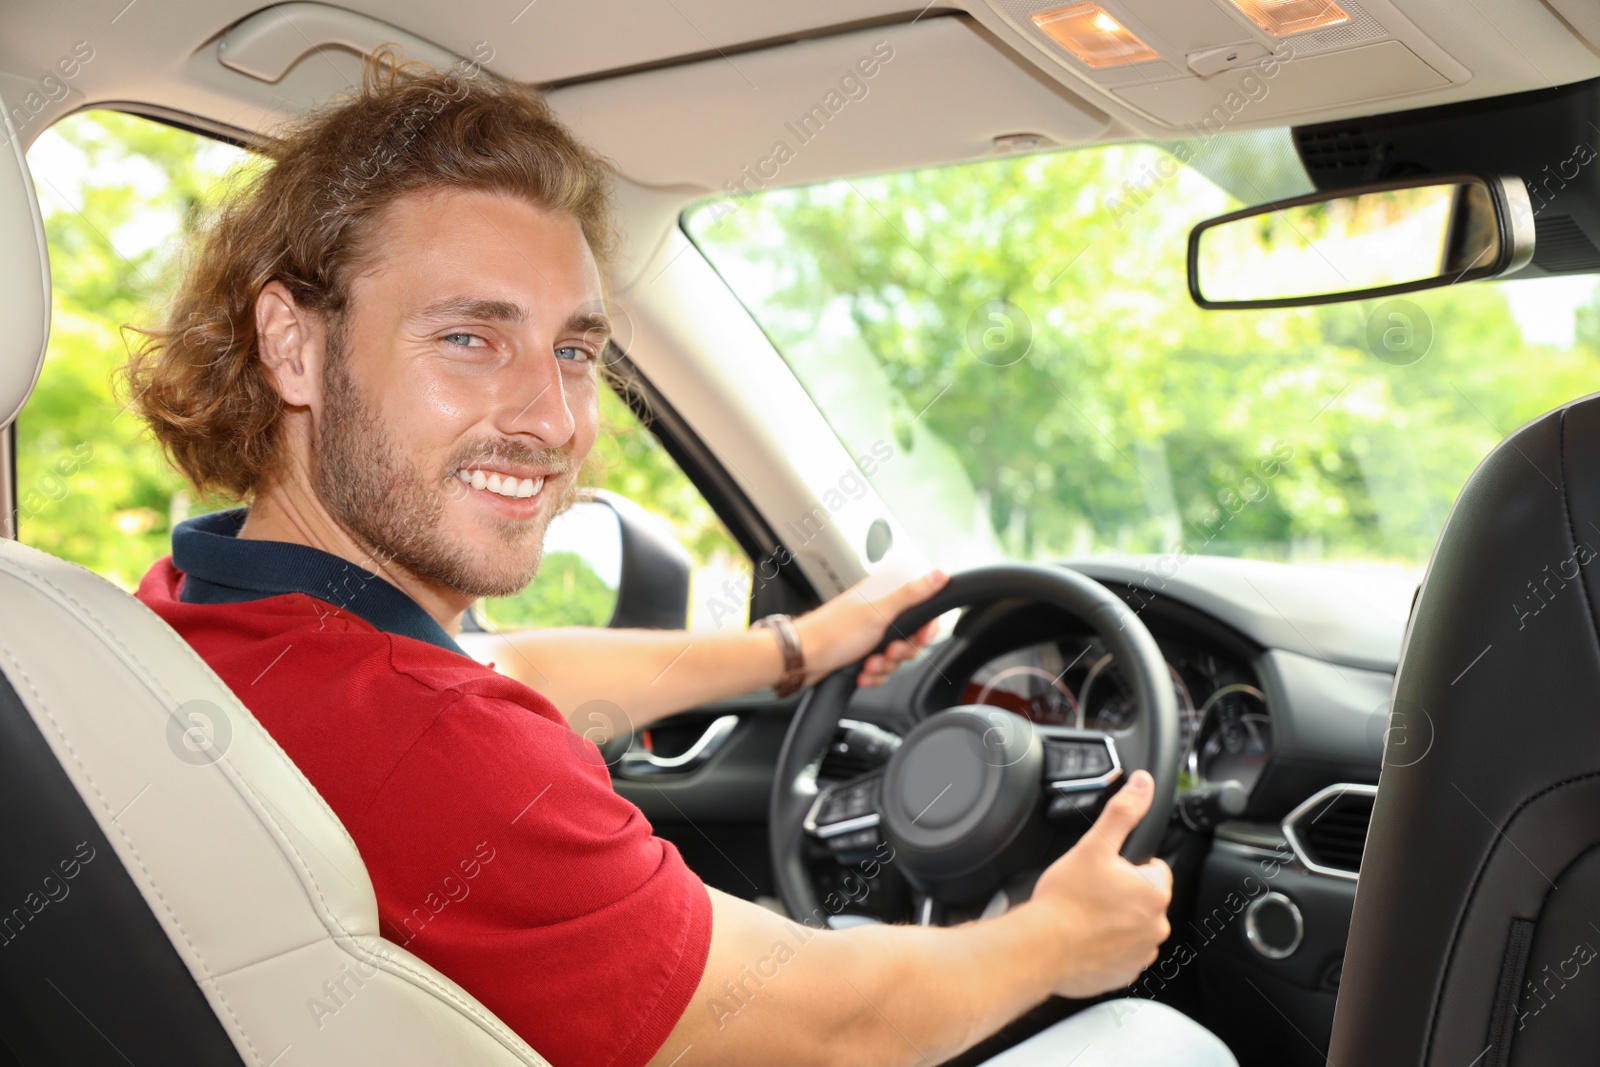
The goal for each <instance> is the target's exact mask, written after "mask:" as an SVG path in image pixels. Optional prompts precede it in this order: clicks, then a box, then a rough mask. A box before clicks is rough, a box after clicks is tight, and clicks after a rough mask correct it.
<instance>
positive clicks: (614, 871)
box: [352, 695, 711, 1067]
mask: <svg viewBox="0 0 1600 1067" xmlns="http://www.w3.org/2000/svg"><path fill="white" fill-rule="evenodd" d="M352 836H353V837H354V838H355V841H356V844H357V847H358V848H359V849H360V850H361V853H362V857H363V859H364V860H365V861H366V864H367V868H368V871H369V872H370V875H371V877H372V881H373V885H374V888H375V889H376V891H377V897H378V911H379V919H380V922H381V925H382V931H383V934H384V936H385V937H386V938H388V939H390V940H392V941H394V942H396V943H398V944H400V945H403V946H404V947H405V948H407V949H408V950H409V951H411V952H413V953H415V954H416V955H417V956H419V957H420V958H422V959H423V960H425V961H427V962H428V963H430V964H431V965H433V966H434V967H436V968H438V969H439V970H440V971H442V972H443V973H444V974H446V975H448V976H450V978H452V979H453V980H455V981H456V982H457V983H459V984H460V985H461V986H462V987H463V988H465V989H466V990H467V991H468V992H470V993H471V994H472V995H473V996H475V997H477V998H478V999H479V1000H480V1001H482V1002H483V1003H484V1005H486V1006H487V1007H488V1008H489V1009H490V1010H491V1011H493V1012H494V1013H495V1014H496V1015H497V1016H499V1017H500V1019H501V1020H502V1021H504V1022H505V1023H506V1025H508V1026H510V1027H511V1028H512V1029H513V1030H515V1031H516V1032H517V1033H518V1034H520V1035H521V1036H522V1037H523V1039H524V1040H526V1041H527V1042H528V1043H529V1044H530V1045H532V1046H533V1047H534V1048H535V1049H537V1050H538V1051H539V1052H540V1054H542V1055H543V1056H544V1057H545V1058H546V1059H548V1060H550V1062H551V1063H552V1064H554V1065H555V1067H568V1065H590V1064H592V1065H595V1067H601V1065H606V1067H610V1065H616V1067H633V1065H638V1064H643V1063H645V1062H646V1061H647V1060H649V1059H650V1057H651V1056H652V1055H654V1054H655V1052H656V1051H657V1050H658V1049H659V1048H660V1047H661V1045H662V1043H663V1042H665V1040H666V1038H667V1035H668V1034H669V1033H670V1032H671V1030H672V1028H673V1026H674V1025H675V1024H676V1023H677V1021H678V1018H679V1017H680V1016H681V1015H682V1014H683V1012H684V1010H685V1009H686V1008H687V1006H688V1004H689V999H690V996H691V995H692V994H693V992H694V990H695V987H696V986H697V985H698V983H699V981H700V976H701V973H702V972H703V971H704V969H705V963H706V957H707V954H708V952H709V950H710V942H711V903H710V899H709V897H708V895H707V893H706V889H705V886H704V885H703V884H702V883H701V881H700V880H699V878H697V877H696V876H695V875H694V873H693V872H691V871H690V870H689V869H688V867H687V866H686V865H685V864H684V862H683V858H682V857H681V856H680V855H679V854H678V851H677V849H676V848H675V847H674V846H673V845H672V844H671V843H670V842H667V841H663V840H661V839H660V838H658V837H656V836H654V834H653V832H652V830H651V827H650V823H649V821H648V820H646V818H645V816H644V813H643V812H641V811H640V810H639V809H638V808H637V807H636V806H635V805H633V804H632V803H630V802H629V801H627V800H626V799H624V798H623V797H621V796H619V795H618V794H617V792H616V791H615V790H614V789H613V788H612V785H611V779H610V775H609V774H608V773H607V770H606V768H605V766H604V764H603V763H602V761H601V759H600V757H599V754H598V750H596V749H595V747H594V745H593V744H592V743H590V742H589V741H587V740H585V739H584V738H582V737H580V736H579V735H578V734H576V733H574V732H573V731H572V729H571V728H570V727H568V726H567V725H566V724H565V723H555V722H551V721H550V720H549V719H547V718H544V717H542V716H540V715H537V714H535V713H534V712H533V711H531V710H529V709H528V708H526V707H522V706H520V705H518V704H516V703H514V702H512V701H509V700H504V699H497V698H489V697H482V696H475V695H463V696H460V697H458V698H457V699H456V700H455V702H454V703H453V704H451V705H450V706H449V707H447V708H446V709H445V711H443V712H442V713H441V714H440V715H439V716H438V717H437V719H436V720H435V721H434V723H433V725H432V726H431V727H430V728H429V729H428V730H427V731H426V732H425V733H423V734H422V736H421V737H420V738H419V739H418V740H417V742H416V743H415V744H414V745H413V746H412V747H411V749H410V750H409V751H408V752H407V753H406V755H405V756H404V757H403V758H402V759H401V760H400V762H399V763H398V765H397V766H396V768H395V770H394V772H393V773H392V774H391V775H390V776H389V778H388V779H387V781H385V782H384V784H383V785H382V787H381V788H380V789H379V790H378V792H377V793H376V794H375V796H374V799H373V802H372V804H371V805H370V806H369V807H368V809H367V811H366V813H365V815H364V816H363V817H362V818H361V819H360V821H359V823H358V824H357V826H356V827H354V828H352Z"/></svg>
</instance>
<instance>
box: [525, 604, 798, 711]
mask: <svg viewBox="0 0 1600 1067" xmlns="http://www.w3.org/2000/svg"><path fill="white" fill-rule="evenodd" d="M501 640H502V642H503V646H504V647H503V651H501V652H496V653H495V666H496V668H497V669H499V670H500V671H501V672H502V673H504V674H508V675H510V676H511V677H513V678H515V679H517V680H518V681H520V682H522V683H523V684H524V685H527V686H528V687H529V688H531V689H535V690H538V691H539V692H540V693H542V694H543V695H544V696H545V697H547V698H548V699H549V700H550V701H551V703H553V704H555V706H556V707H558V708H560V709H561V712H562V714H564V715H566V716H568V717H569V718H570V717H571V716H572V714H573V712H574V711H576V710H577V709H578V708H579V707H581V706H582V705H583V704H585V703H587V702H588V701H591V700H605V701H609V702H610V703H612V704H615V705H616V706H617V707H619V708H621V709H622V711H623V713H624V714H625V715H626V716H627V719H628V721H629V722H630V723H631V725H632V726H633V728H634V729H638V728H640V727H643V726H645V725H647V724H649V723H651V722H654V721H655V720H656V719H659V718H661V717H662V716H665V715H671V714H673V713H675V712H678V711H682V710H684V709H686V708H692V707H695V706H697V705H699V704H705V703H708V702H710V701H713V700H721V699H724V698H726V697H732V696H738V695H739V694H740V693H748V692H750V691H751V690H754V689H760V688H762V687H764V686H770V685H773V684H774V683H776V682H777V680H778V677H779V675H780V674H781V673H782V669H783V656H782V653H781V652H780V651H779V649H778V643H777V639H776V637H775V636H774V635H773V634H772V633H771V632H769V631H765V630H737V631H733V632H728V633H722V632H712V633H690V632H689V631H687V630H603V629H593V628H588V627H576V626H574V627H561V628H557V629H550V630H530V631H526V632H523V633H517V634H504V635H502V636H501Z"/></svg>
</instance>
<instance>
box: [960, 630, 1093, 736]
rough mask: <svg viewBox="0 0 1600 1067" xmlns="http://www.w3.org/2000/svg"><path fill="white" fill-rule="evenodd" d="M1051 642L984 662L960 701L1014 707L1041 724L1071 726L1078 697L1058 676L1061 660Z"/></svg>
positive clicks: (998, 706)
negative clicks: (985, 663)
mask: <svg viewBox="0 0 1600 1067" xmlns="http://www.w3.org/2000/svg"><path fill="white" fill-rule="evenodd" d="M1060 659H1061V654H1060V650H1059V649H1057V648H1055V647H1054V646H1053V645H1045V646H1040V647H1035V648H1029V649H1023V650H1021V651H1018V652H1013V653H1010V654H1008V655H1005V656H1002V657H1000V658H999V659H996V660H993V661H992V662H990V663H988V664H987V665H985V666H984V667H983V668H982V669H980V670H979V671H978V672H977V673H976V674H974V675H973V676H972V680H971V681H969V682H968V683H967V685H966V691H965V693H964V694H963V697H962V702H963V703H966V704H988V705H990V706H992V707H997V708H1005V709H1006V710H1007V711H1014V712H1016V713H1017V714H1018V715H1021V716H1022V717H1023V718H1025V719H1027V720H1029V721H1030V722H1036V723H1039V724H1040V725H1042V726H1071V725H1073V724H1074V723H1075V722H1076V720H1077V718H1078V699H1077V697H1075V696H1073V694H1072V690H1071V688H1069V687H1068V686H1067V685H1066V683H1065V682H1064V681H1063V680H1062V676H1063V674H1064V673H1065V671H1064V667H1065V666H1066V665H1065V664H1063V663H1061V662H1058V661H1059V660H1060Z"/></svg>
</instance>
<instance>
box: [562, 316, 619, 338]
mask: <svg viewBox="0 0 1600 1067" xmlns="http://www.w3.org/2000/svg"><path fill="white" fill-rule="evenodd" d="M566 332H567V333H581V334H584V335H586V336H587V335H589V334H593V333H600V334H602V335H604V336H605V337H606V338H608V339H609V338H610V337H611V320H610V319H608V318H606V315H605V312H603V311H584V312H579V313H577V314H576V315H573V316H572V317H571V318H570V319H568V320H567V328H566Z"/></svg>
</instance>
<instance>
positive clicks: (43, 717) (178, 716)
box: [0, 106, 545, 1067]
mask: <svg viewBox="0 0 1600 1067" xmlns="http://www.w3.org/2000/svg"><path fill="white" fill-rule="evenodd" d="M5 111H6V109H5V108H4V107H3V106H0V115H4V114H5ZM5 134H6V145H5V146H4V147H0V248H4V249H5V250H6V256H5V258H4V261H3V262H0V311H3V314H0V321H4V322H5V323H6V324H7V328H6V330H5V332H4V333H3V334H0V430H3V429H4V427H5V426H6V425H7V424H9V422H10V421H11V420H12V419H14V418H15V416H16V413H17V412H18V411H19V410H20V409H21V407H22V404H23V402H24V401H25V400H26V399H27V395H28V393H29V391H30V390H31V389H32V387H33V383H34V382H35V381H36V379H37V376H38V370H39V364H40V361H41V359H42V356H43V351H44V343H45V338H46V335H47V332H48V322H49V314H50V285H49V265H48V259H47V256H46V253H45V244H44V236H43V231H42V228H41V224H40V216H39V211H38V206H37V204H36V202H35V200H34V191H33V184H32V181H31V179H30V178H29V176H28V173H27V167H26V163H25V161H24V158H23V156H22V148H21V146H20V145H19V144H18V142H17V139H16V136H15V134H14V132H13V131H12V130H11V128H10V126H9V123H8V125H7V127H6V129H5ZM36 250H37V251H36ZM106 536H108V537H110V536H115V535H114V533H113V532H112V531H110V530H108V531H106ZM207 738H209V739H210V741H209V742H208V741H207ZM0 816H3V821H0V825H4V826H5V827H6V831H5V833H4V836H3V837H0V840H3V841H4V845H3V846H0V847H3V850H4V851H3V856H4V859H3V862H0V1067H7V1065H8V1056H7V1054H8V1053H9V1056H10V1061H9V1062H15V1063H19V1064H23V1065H30V1067H31V1065H34V1064H72V1065H74V1067H81V1065H85V1064H99V1063H106V1064H126V1063H128V1062H133V1063H139V1064H146V1063H152V1064H153V1063H168V1064H176V1063H182V1064H213V1063H215V1064H240V1063H245V1064H252V1065H263V1067H264V1065H267V1064H275V1063H276V1064H281V1065H282V1067H296V1065H307V1064H327V1065H334V1064H338V1065H341V1067H342V1065H348V1064H361V1063H372V1064H417V1065H421V1064H429V1065H433V1064H492V1065H501V1064H506V1065H509V1064H543V1063H544V1062H545V1061H544V1059H543V1058H541V1057H540V1056H539V1055H538V1054H537V1053H536V1052H534V1051H533V1050H532V1049H531V1048H529V1047H528V1045H527V1044H526V1043H525V1042H523V1041H522V1040H521V1039H520V1038H518V1037H517V1036H516V1035H515V1034H513V1033H512V1032H511V1031H510V1030H508V1029H507V1028H506V1027H505V1026H504V1025H503V1024H501V1023H500V1021H499V1020H498V1019H496V1018H495V1017H494V1016H493V1015H491V1014H490V1013H489V1012H488V1011H487V1010H486V1009H485V1008H484V1007H483V1006H482V1005H481V1004H479V1003H478V1002H477V1001H476V1000H475V999H473V998H472V997H471V996H469V995H468V994H467V993H466V992H465V991H463V990H462V989H461V988H459V987H458V986H457V985H455V983H453V982H451V981H450V980H449V979H448V978H445V977H444V976H443V975H441V974H440V973H438V972H437V971H435V970H434V969H433V968H431V967H429V966H428V965H427V964H425V963H423V962H421V961H420V960H418V959H416V958H415V957H414V956H412V955H411V954H410V953H408V952H406V951H405V950H404V949H402V948H399V947H398V946H396V945H394V944H391V943H389V942H387V941H384V940H383V939H382V938H380V937H379V933H378V914H377V905H376V900H375V898H374V895H373V889H372V884H371V882H370V881H369V880H368V878H367V872H366V868H365V866H364V865H363V864H362V861H361V857H360V855H359V854H358V853H357V851H356V847H355V844H354V842H352V841H351V839H350V836H349V834H347V833H346V832H345V829H344V827H343V826H342V825H341V824H340V822H339V820H338V819H337V818H335V817H334V814H333V812H332V811H331V810H329V808H328V806H327V804H325V803H324V802H323V800H322V798H321V797H320V796H318V794H317V792H316V790H314V789H313V788H312V787H311V785H310V783H308V782H307V781H306V779H305V778H304V777H303V776H302V775H301V774H300V772H299V770H298V769H297V768H296V767H295V766H294V765H293V764H292V763H291V762H290V761H289V759H288V758H287V757H286V756H285V755H284V753H283V751H282V750H281V749H280V748H279V747H278V746H277V744H276V743H275V742H274V741H273V740H272V738H271V737H270V736H269V735H268V734H267V733H266V731H265V730H263V729H262V728H261V726H260V725H259V724H258V723H257V722H256V720H255V719H254V718H253V717H252V716H251V715H250V713H249V712H248V711H247V710H246V709H245V708H244V706H243V705H242V704H241V703H240V702H239V701H238V700H237V699H236V698H235V697H234V696H233V694H232V693H231V692H230V691H229V690H228V688H227V687H226V686H225V685H223V684H222V682H221V681H220V680H219V679H218V678H217V676H216V675H215V674H213V673H212V671H211V670H210V669H209V668H208V667H207V666H206V665H205V663H203V662H202V661H201V660H200V659H199V657H198V656H196V655H195V654H194V652H193V651H192V650H191V649H190V648H189V646H188V645H187V644H186V643H185V642H184V641H183V640H182V639H181V638H179V637H178V636H177V635H176V634H175V633H174V632H173V631H172V630H171V629H170V628H168V627H167V626H166V624H165V623H163V622H162V621H161V620H160V619H158V618H157V617H156V616H155V615H154V614H153V613H152V612H150V611H149V610H148V609H147V608H145V607H144V605H142V604H140V603H139V602H138V601H137V600H135V599H134V598H132V597H130V596H128V595H127V594H126V593H123V592H122V591H121V590H119V589H117V588H116V587H114V586H113V585H111V584H110V583H108V582H106V581H104V580H102V579H100V578H99V577H97V576H95V575H94V574H92V573H90V572H89V571H87V570H85V569H83V568H81V567H78V566H76V565H74V564H70V563H66V562H63V561H61V560H58V559H55V558H54V557H51V556H49V555H46V554H44V553H41V552H38V551H35V550H33V549H29V548H26V547H24V546H22V545H19V544H17V543H16V542H15V541H11V540H8V539H5V538H0Z"/></svg>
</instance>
